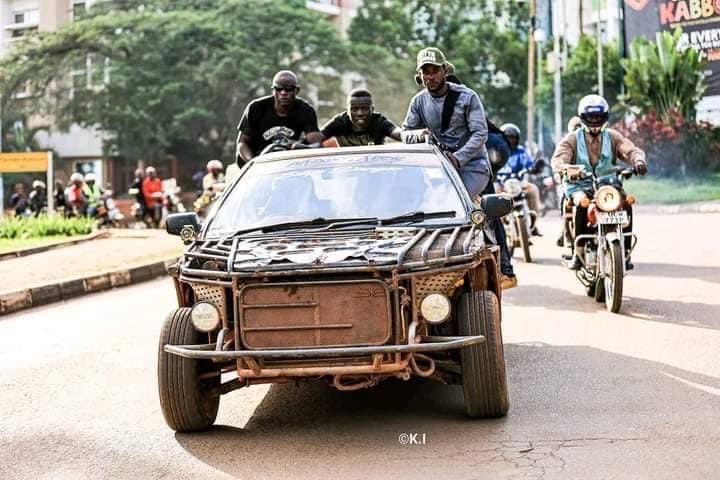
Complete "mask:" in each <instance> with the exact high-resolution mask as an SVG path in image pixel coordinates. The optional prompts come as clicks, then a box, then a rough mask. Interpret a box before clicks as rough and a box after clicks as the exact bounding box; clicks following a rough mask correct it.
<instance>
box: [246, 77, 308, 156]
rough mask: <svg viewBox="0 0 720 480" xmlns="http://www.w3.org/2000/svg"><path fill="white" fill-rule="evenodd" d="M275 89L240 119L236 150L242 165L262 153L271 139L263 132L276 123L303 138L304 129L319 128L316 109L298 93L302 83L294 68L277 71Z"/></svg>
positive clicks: (295, 137) (260, 99)
mask: <svg viewBox="0 0 720 480" xmlns="http://www.w3.org/2000/svg"><path fill="white" fill-rule="evenodd" d="M272 90H273V92H272V95H268V96H265V97H261V98H258V99H255V100H253V101H252V102H250V103H249V104H248V106H247V107H246V108H245V112H244V113H243V116H242V118H241V119H240V124H239V125H238V138H237V150H236V160H237V163H238V166H240V167H242V166H243V165H244V164H245V162H248V161H249V160H250V159H251V158H253V157H255V156H257V155H258V154H260V152H261V151H262V150H263V148H265V147H266V146H267V145H268V144H269V143H270V142H269V141H268V140H266V139H265V138H264V137H263V133H265V132H266V131H268V130H269V129H271V128H273V127H287V128H289V129H291V130H292V131H293V132H294V133H295V135H294V136H293V138H294V139H295V140H300V137H301V135H302V134H303V133H304V134H309V133H313V132H317V131H318V122H317V114H316V113H315V110H314V109H313V107H312V106H311V105H310V104H309V103H307V102H306V101H305V100H303V99H301V98H298V97H297V94H298V92H299V91H300V86H299V85H298V79H297V76H296V75H295V74H294V73H293V72H291V71H289V70H282V71H280V72H278V73H276V74H275V76H274V77H273V83H272Z"/></svg>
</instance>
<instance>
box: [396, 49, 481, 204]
mask: <svg viewBox="0 0 720 480" xmlns="http://www.w3.org/2000/svg"><path fill="white" fill-rule="evenodd" d="M416 65H417V69H416V71H417V72H418V73H419V74H420V78H421V81H422V83H423V85H424V86H425V88H424V89H423V90H421V91H420V92H418V93H417V94H416V95H415V96H414V97H413V98H412V100H411V101H410V105H409V107H408V112H407V115H406V116H405V121H404V122H403V131H402V134H401V137H402V140H403V141H404V142H405V143H417V142H422V141H425V139H426V138H427V136H428V135H429V134H430V133H432V134H433V135H434V136H435V137H436V138H437V139H438V140H439V141H440V142H442V144H443V145H444V146H445V147H447V148H448V149H449V152H447V153H446V156H447V158H448V160H450V162H451V163H452V164H453V166H454V167H455V168H456V169H457V170H458V171H459V173H460V177H461V178H462V181H463V183H464V184H465V188H467V190H468V193H469V194H470V197H471V198H475V197H476V196H478V195H480V194H481V193H482V191H483V190H484V189H485V187H486V186H487V184H488V182H489V181H490V167H489V162H488V154H487V150H486V148H485V142H486V141H487V139H488V128H487V118H486V117H485V110H484V108H483V105H482V102H480V98H479V97H478V95H477V93H475V92H474V91H472V90H471V89H469V88H467V87H465V86H463V85H458V84H456V83H452V82H448V81H447V78H446V75H447V62H446V61H445V55H444V54H443V52H442V51H441V50H440V49H438V48H424V49H422V50H421V51H420V52H419V53H418V55H417V62H416ZM445 105H448V107H446V106H445ZM446 108H448V112H449V113H450V115H448V116H446V115H443V111H444V110H445V109H446ZM444 117H445V119H446V120H445V121H443V118H444Z"/></svg>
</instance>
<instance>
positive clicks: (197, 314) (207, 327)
mask: <svg viewBox="0 0 720 480" xmlns="http://www.w3.org/2000/svg"><path fill="white" fill-rule="evenodd" d="M190 320H192V324H193V326H194V327H195V328H196V329H197V330H199V331H201V332H212V331H213V330H215V329H216V328H218V327H219V326H220V312H219V311H218V309H217V307H216V306H215V305H213V304H212V303H208V302H200V303H196V304H195V305H194V306H193V307H192V311H191V312H190Z"/></svg>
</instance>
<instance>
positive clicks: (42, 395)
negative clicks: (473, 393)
mask: <svg viewBox="0 0 720 480" xmlns="http://www.w3.org/2000/svg"><path fill="white" fill-rule="evenodd" d="M553 222H554V220H546V221H545V224H544V230H545V232H546V234H547V235H546V236H545V237H543V238H542V239H540V240H538V241H536V243H537V244H536V245H535V246H534V252H533V253H534V254H535V257H536V258H537V260H538V261H537V263H535V264H532V265H523V264H519V265H518V266H517V268H518V272H519V274H520V287H518V288H517V289H515V290H513V291H511V292H510V293H509V294H507V295H506V296H505V298H504V308H505V309H504V315H505V319H504V324H503V329H504V337H505V342H506V359H507V365H508V375H509V380H510V393H511V410H510V412H509V414H508V416H507V417H506V418H504V419H500V420H495V421H468V420H466V419H465V418H463V416H462V415H461V414H459V411H461V408H462V392H461V390H460V388H459V387H446V386H443V385H436V384H432V383H422V382H413V383H410V384H403V383H401V382H391V383H386V384H384V385H381V386H380V387H377V388H375V389H373V390H369V391H362V392H355V393H339V392H336V391H333V390H331V389H330V388H327V387H325V386H323V385H320V384H307V385H300V386H294V385H282V386H274V387H264V386H256V387H252V388H250V389H246V390H240V391H236V392H233V393H231V394H230V395H229V396H227V397H224V398H223V401H222V402H221V408H220V415H219V418H218V422H217V423H218V425H219V426H217V427H215V428H214V429H213V430H211V431H210V432H207V433H203V434H199V435H180V434H174V433H173V432H172V431H170V430H169V429H168V428H167V427H166V426H165V424H164V422H163V419H162V415H161V413H160V410H159V405H158V400H157V392H156V378H155V362H156V348H157V334H158V331H159V328H160V324H161V321H162V318H163V316H164V315H165V313H166V312H167V311H168V310H169V309H171V308H172V302H173V292H172V288H171V284H170V282H169V281H168V280H167V279H163V280H156V281H153V282H150V283H146V284H142V285H138V286H134V287H127V288H124V289H121V290H116V291H111V292H105V293H100V294H95V295H92V296H89V297H85V298H82V299H77V300H73V301H69V302H66V303H63V304H59V305H57V304H56V305H53V306H48V307H43V308H39V309H35V310H32V311H29V312H27V313H19V314H15V315H11V316H8V317H5V318H4V319H3V320H1V321H0V405H1V407H0V408H2V410H0V478H2V479H10V478H41V479H43V478H48V479H50V478H52V479H56V478H59V479H65V478H68V479H75V478H78V479H80V478H83V479H84V478H111V477H112V478H143V479H145V478H193V479H194V478H230V477H237V478H247V479H251V478H293V479H294V478H333V479H335V478H363V479H365V478H387V477H389V476H391V475H392V476H393V477H395V478H456V479H459V478H523V479H527V478H583V479H593V478H621V479H627V478H652V479H658V478H668V479H678V478H693V479H695V478H718V477H720V456H718V454H717V445H718V443H719V442H720V356H719V355H718V352H720V294H719V293H720V288H719V284H720V249H718V248H717V240H716V238H701V239H693V240H692V241H691V244H690V245H687V246H684V247H683V246H681V245H680V243H679V242H678V241H677V235H678V232H700V231H704V230H707V228H708V227H710V228H713V229H715V230H717V225H719V224H720V215H710V214H707V215H685V216H677V215H667V216H651V215H645V216H643V217H641V218H639V219H638V222H637V223H638V233H639V235H640V242H641V243H640V246H639V247H638V252H637V254H636V255H635V258H634V260H635V263H636V265H637V269H636V270H635V271H634V272H632V274H631V276H630V277H629V278H628V281H627V289H626V298H625V301H624V306H623V310H622V314H621V315H613V314H609V313H607V312H605V311H604V310H601V309H600V308H599V307H598V306H597V305H596V304H595V303H594V301H593V300H591V299H590V298H588V297H586V296H585V295H584V292H583V290H582V288H581V286H580V284H579V283H578V282H577V281H576V280H575V279H574V278H573V275H572V274H571V272H568V271H567V270H564V269H563V268H561V267H560V266H559V264H558V262H557V260H556V259H557V257H558V254H559V249H557V248H556V247H554V246H552V241H553V238H552V237H554V236H555V233H556V231H557V222H555V223H553ZM100 312H105V313H100ZM401 433H418V434H424V435H425V437H424V438H425V444H424V445H408V446H403V445H400V444H399V442H398V435H399V434H401ZM418 438H422V437H418Z"/></svg>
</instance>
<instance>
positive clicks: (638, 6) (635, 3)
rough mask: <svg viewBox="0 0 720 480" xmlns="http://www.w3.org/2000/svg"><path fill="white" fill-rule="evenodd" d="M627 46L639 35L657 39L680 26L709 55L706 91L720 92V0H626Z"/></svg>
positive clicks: (687, 40)
mask: <svg viewBox="0 0 720 480" xmlns="http://www.w3.org/2000/svg"><path fill="white" fill-rule="evenodd" d="M623 7H624V8H623V11H624V15H625V43H626V47H627V46H629V45H630V43H631V42H632V40H633V39H634V38H635V37H637V36H644V37H646V38H647V39H648V40H650V41H654V40H655V33H656V32H659V31H673V30H675V28H676V27H680V28H681V29H682V31H683V42H684V43H685V44H686V45H688V46H690V47H692V48H694V49H695V50H698V51H701V52H703V54H704V55H705V58H706V59H707V62H708V63H707V66H706V68H705V78H706V83H707V86H708V88H707V90H706V92H705V94H706V95H720V0H624V2H623Z"/></svg>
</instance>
